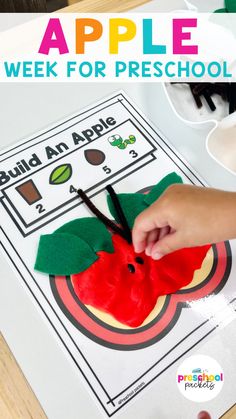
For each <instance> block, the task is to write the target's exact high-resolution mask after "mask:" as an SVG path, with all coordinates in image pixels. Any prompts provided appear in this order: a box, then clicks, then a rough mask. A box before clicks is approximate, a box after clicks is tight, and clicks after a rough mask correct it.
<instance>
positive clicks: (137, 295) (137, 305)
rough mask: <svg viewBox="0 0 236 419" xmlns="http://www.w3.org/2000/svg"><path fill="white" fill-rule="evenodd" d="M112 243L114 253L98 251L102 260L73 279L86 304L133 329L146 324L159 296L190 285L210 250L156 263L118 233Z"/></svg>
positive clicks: (204, 248) (188, 251) (184, 252)
mask: <svg viewBox="0 0 236 419" xmlns="http://www.w3.org/2000/svg"><path fill="white" fill-rule="evenodd" d="M112 242H113V245H114V250H115V251H114V253H107V252H105V251H100V252H98V253H97V254H98V256H99V258H98V259H97V260H96V261H95V262H94V263H93V264H92V265H91V266H90V267H89V268H88V269H87V270H86V271H84V272H80V273H79V274H75V275H72V276H71V279H72V283H73V286H74V290H75V293H76V295H77V296H78V298H79V299H80V300H81V301H82V302H83V303H84V304H86V305H91V306H93V307H95V308H97V309H99V310H102V311H105V312H107V313H109V314H111V315H113V316H114V317H115V318H116V319H117V320H118V321H119V322H121V323H124V324H126V325H128V326H131V327H138V326H140V325H141V324H142V323H143V322H144V320H145V319H146V317H147V316H148V315H149V314H150V312H151V311H152V309H153V308H154V306H155V305H156V302H157V298H158V297H159V296H161V295H166V294H171V293H174V292H176V291H177V290H179V289H180V288H182V287H184V286H186V285H188V284H189V283H190V282H191V281H192V279H193V275H194V271H195V270H196V269H199V268H200V267H201V265H202V262H203V260H204V258H205V256H206V253H207V251H208V250H209V248H210V245H207V246H201V247H196V248H194V249H193V248H191V249H187V248H186V249H181V250H178V251H176V252H174V253H171V254H169V255H167V256H165V257H163V258H162V259H160V260H158V261H154V260H153V259H152V258H151V257H149V256H146V255H145V253H142V254H140V255H137V254H136V253H135V252H134V249H133V246H132V245H130V244H128V243H127V241H125V240H124V239H123V238H122V237H120V236H119V235H117V234H114V235H113V236H112Z"/></svg>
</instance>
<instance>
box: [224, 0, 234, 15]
mask: <svg viewBox="0 0 236 419" xmlns="http://www.w3.org/2000/svg"><path fill="white" fill-rule="evenodd" d="M225 7H226V9H227V11H228V12H229V13H236V0H225Z"/></svg>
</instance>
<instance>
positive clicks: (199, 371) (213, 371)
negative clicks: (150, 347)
mask: <svg viewBox="0 0 236 419" xmlns="http://www.w3.org/2000/svg"><path fill="white" fill-rule="evenodd" d="M176 380H177V386H178V388H179V390H180V392H181V393H182V394H183V396H184V397H186V398H187V399H188V400H192V401H194V402H207V401H208V400H212V399H214V398H215V397H216V396H217V395H218V394H219V393H220V391H221V389H222V387H223V384H224V373H223V371H222V368H221V366H220V365H219V364H218V362H217V361H216V360H215V359H213V358H211V357H209V356H206V355H194V356H191V357H189V358H187V359H185V361H184V362H183V363H182V364H181V365H180V366H179V368H178V370H177V376H176Z"/></svg>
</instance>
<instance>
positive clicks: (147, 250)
mask: <svg viewBox="0 0 236 419" xmlns="http://www.w3.org/2000/svg"><path fill="white" fill-rule="evenodd" d="M145 254H146V255H147V256H151V252H150V249H149V248H148V247H147V249H146V250H145Z"/></svg>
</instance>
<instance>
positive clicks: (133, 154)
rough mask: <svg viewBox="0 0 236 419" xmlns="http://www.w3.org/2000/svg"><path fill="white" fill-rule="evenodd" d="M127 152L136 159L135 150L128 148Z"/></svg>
mask: <svg viewBox="0 0 236 419" xmlns="http://www.w3.org/2000/svg"><path fill="white" fill-rule="evenodd" d="M129 154H130V155H131V156H132V158H133V159H136V157H138V153H136V151H135V150H130V152H129Z"/></svg>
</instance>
